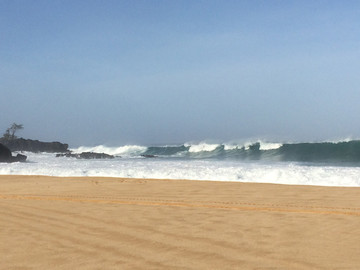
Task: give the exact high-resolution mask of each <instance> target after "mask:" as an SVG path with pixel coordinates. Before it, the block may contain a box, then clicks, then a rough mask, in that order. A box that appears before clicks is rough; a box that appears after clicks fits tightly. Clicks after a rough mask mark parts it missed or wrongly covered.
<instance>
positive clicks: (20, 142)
mask: <svg viewBox="0 0 360 270" xmlns="http://www.w3.org/2000/svg"><path fill="white" fill-rule="evenodd" d="M0 143H2V144H4V145H6V146H7V147H8V148H9V149H10V150H11V151H28V152H35V153H38V152H47V153H63V152H68V151H69V150H68V147H69V145H68V144H65V143H60V142H41V141H38V140H29V139H23V138H19V139H13V140H6V139H3V138H2V139H0Z"/></svg>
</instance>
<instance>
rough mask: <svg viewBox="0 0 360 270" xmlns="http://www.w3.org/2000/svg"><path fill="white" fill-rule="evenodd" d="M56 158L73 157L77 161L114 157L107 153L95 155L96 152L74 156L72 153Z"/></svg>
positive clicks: (59, 155) (58, 155)
mask: <svg viewBox="0 0 360 270" xmlns="http://www.w3.org/2000/svg"><path fill="white" fill-rule="evenodd" d="M56 157H72V158H77V159H112V158H114V156H112V155H108V154H105V153H94V152H82V153H80V154H74V153H71V152H68V153H63V154H57V155H56Z"/></svg>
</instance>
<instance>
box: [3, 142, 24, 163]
mask: <svg viewBox="0 0 360 270" xmlns="http://www.w3.org/2000/svg"><path fill="white" fill-rule="evenodd" d="M26 158H27V157H26V156H25V155H21V154H17V155H16V156H15V157H13V156H12V154H11V151H10V149H9V148H7V147H6V146H5V145H3V144H1V143H0V162H8V163H10V162H18V161H22V162H23V161H26Z"/></svg>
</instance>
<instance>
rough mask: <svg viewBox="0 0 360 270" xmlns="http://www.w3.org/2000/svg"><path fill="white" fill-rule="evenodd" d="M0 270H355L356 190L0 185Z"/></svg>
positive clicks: (87, 182) (96, 182) (132, 183)
mask: <svg viewBox="0 0 360 270" xmlns="http://www.w3.org/2000/svg"><path fill="white" fill-rule="evenodd" d="M0 269H342V270H344V269H360V189H359V188H334V187H311V186H288V185H272V184H246V183H232V182H207V181H185V180H183V181H175V180H144V179H141V180H140V179H115V178H74V177H73V178H55V177H42V176H0Z"/></svg>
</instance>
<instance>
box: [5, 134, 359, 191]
mask: <svg viewBox="0 0 360 270" xmlns="http://www.w3.org/2000/svg"><path fill="white" fill-rule="evenodd" d="M71 150H72V151H73V152H74V153H81V152H97V153H106V154H110V155H114V156H115V158H114V159H97V160H95V159H92V160H85V159H76V158H69V157H56V155H55V154H54V153H29V152H25V153H24V154H25V155H27V156H28V159H27V162H25V163H9V164H7V163H6V164H5V163H3V164H0V174H2V175H5V174H10V175H49V176H104V177H130V178H157V179H189V180H215V181H236V182H256V183H275V184H292V185H320V186H353V187H354V186H355V187H358V186H360V141H358V140H356V141H355V140H352V141H341V142H321V143H274V142H262V141H255V142H250V143H240V144H239V143H206V142H202V143H186V144H180V145H163V146H141V145H124V146H119V147H109V146H104V145H99V146H95V147H86V146H82V147H78V148H73V149H71Z"/></svg>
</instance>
